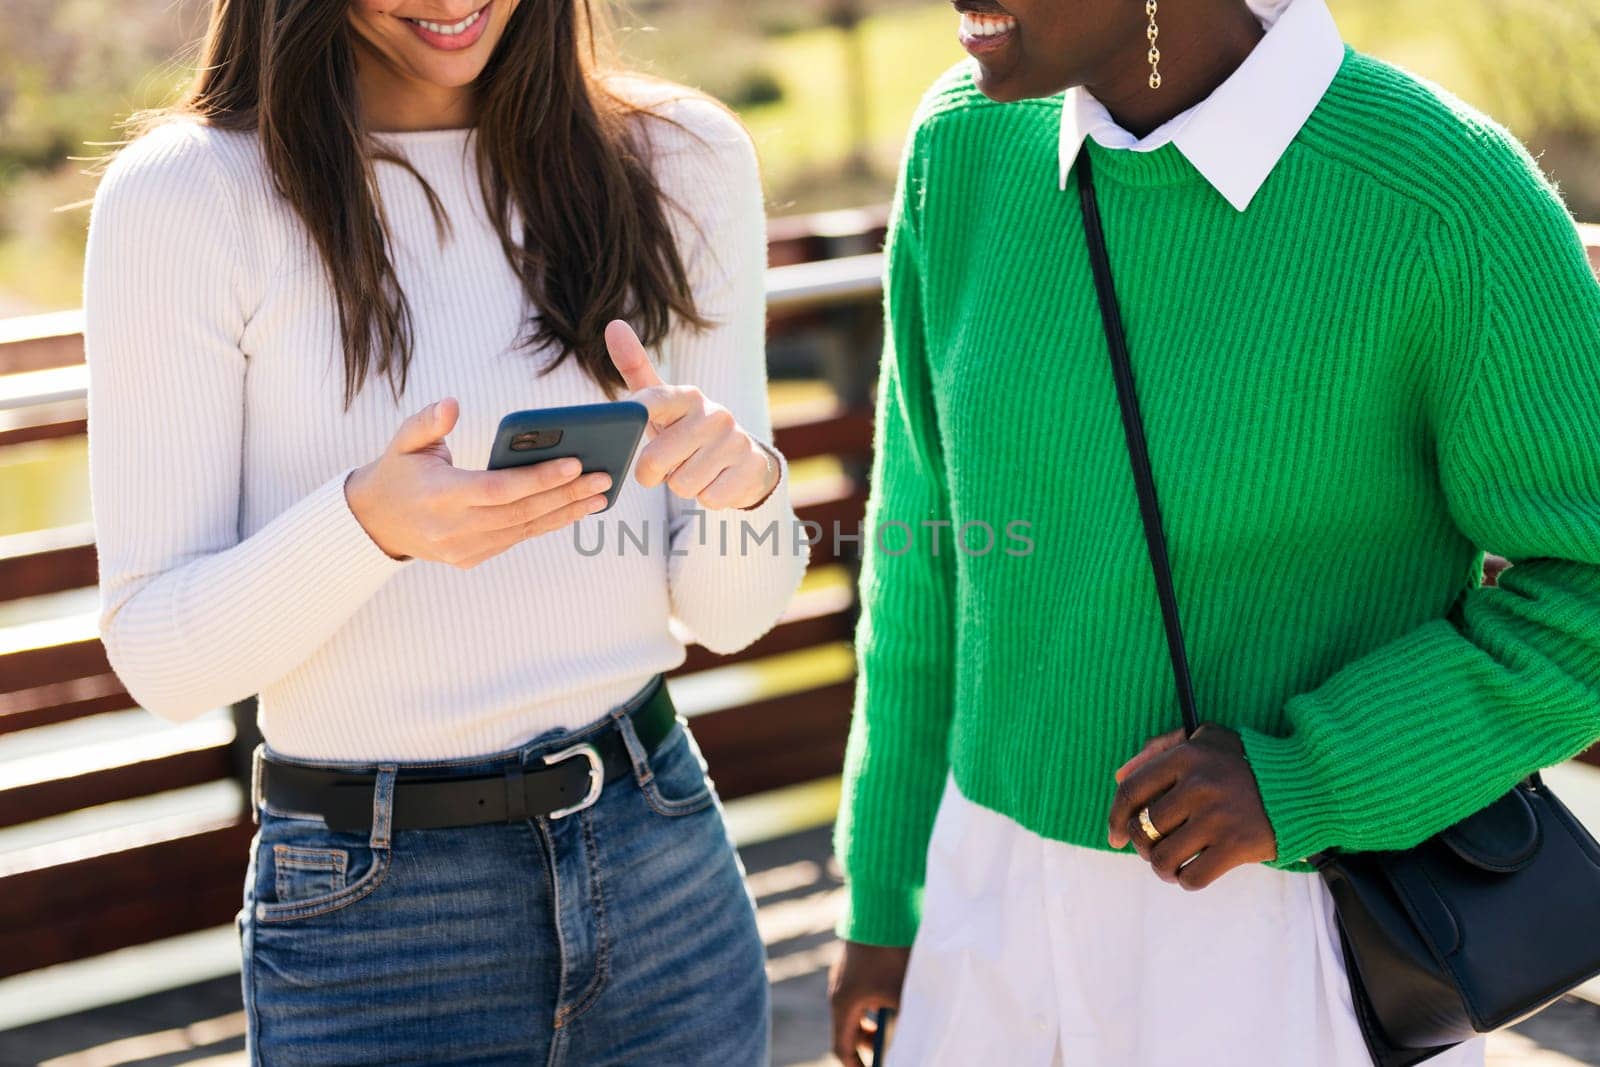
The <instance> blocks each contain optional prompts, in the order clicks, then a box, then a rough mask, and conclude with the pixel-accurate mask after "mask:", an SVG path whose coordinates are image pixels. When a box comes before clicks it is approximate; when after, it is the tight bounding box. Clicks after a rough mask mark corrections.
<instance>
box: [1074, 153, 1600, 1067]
mask: <svg viewBox="0 0 1600 1067" xmlns="http://www.w3.org/2000/svg"><path fill="white" fill-rule="evenodd" d="M1077 173H1078V193H1079V201H1080V205H1081V207H1082V210H1083V228H1084V235H1085V238H1086V240H1087V242H1088V248H1089V262H1090V265H1091V266H1092V268H1093V270H1094V280H1095V288H1096V290H1097V292H1098V294H1099V298H1100V314H1101V319H1102V322H1103V324H1104V326H1105V335H1106V343H1107V346H1108V348H1109V349H1110V354H1111V372H1112V377H1113V378H1114V379H1115V381H1116V387H1117V400H1118V403H1119V404H1120V406H1121V408H1122V424H1123V432H1124V435H1125V436H1126V438H1127V445H1128V456H1129V458H1130V460H1131V461H1132V465H1133V476H1134V483H1135V487H1136V489H1137V491H1138V494H1139V513H1140V517H1141V519H1142V520H1143V522H1144V533H1145V542H1146V544H1147V546H1148V547H1149V550H1150V562H1151V565H1152V566H1153V567H1154V569H1155V578H1156V592H1157V595H1158V597H1159V599H1160V601H1161V615H1162V619H1163V622H1164V623H1165V626H1166V632H1167V649H1168V652H1169V653H1170V655H1171V659H1172V671H1173V676H1174V678H1175V679H1176V681H1177V689H1178V700H1179V703H1180V705H1181V706H1182V710H1183V723H1184V730H1185V735H1186V736H1187V735H1192V734H1193V733H1194V731H1195V730H1196V729H1197V728H1198V726H1199V716H1198V713H1197V712H1196V710H1195V700H1194V690H1193V686H1192V684H1191V681H1190V677H1189V663H1188V657H1187V654H1186V653H1185V651H1184V645H1183V633H1182V631H1181V630H1180V629H1179V626H1178V606H1177V598H1176V596H1175V595H1174V593H1173V587H1172V571H1171V567H1170V566H1169V565H1168V562H1167V548H1166V537H1165V535H1164V534H1163V532H1162V528H1161V513H1160V510H1159V508H1158V507H1157V504H1156V490H1155V480H1154V478H1153V476H1152V475H1151V473H1150V457H1149V453H1148V451H1147V450H1146V447H1145V437H1144V425H1143V422H1142V420H1141V419H1140V416H1139V405H1138V400H1137V398H1136V396H1135V394H1134V388H1133V371H1132V369H1131V368H1130V367H1129V364H1128V346H1127V339H1126V337H1125V336H1124V334H1123V329H1122V315H1121V312H1120V310H1119V309H1118V306H1117V298H1116V291H1115V289H1114V288H1113V285H1112V280H1111V264H1110V260H1109V258H1108V257H1107V255H1106V247H1105V236H1104V234H1103V233H1102V231H1101V226H1100V212H1099V207H1098V205H1097V203H1096V201H1095V196H1094V180H1093V177H1092V174H1091V169H1090V163H1089V149H1088V146H1087V145H1085V146H1084V148H1083V150H1082V151H1081V152H1080V153H1079V158H1078V163H1077ZM1307 859H1308V860H1309V861H1310V863H1311V864H1312V865H1313V866H1314V867H1315V868H1316V870H1317V873H1318V874H1320V875H1321V877H1322V879H1323V881H1324V883H1325V884H1326V885H1327V887H1328V890H1329V892H1330V893H1331V895H1332V897H1333V902H1334V907H1335V910H1336V911H1337V913H1338V925H1339V934H1340V941H1341V943H1342V946H1343V951H1344V962H1345V969H1346V971H1347V972H1348V974H1349V977H1350V993H1351V998H1352V1000H1353V1002H1354V1005H1355V1009H1356V1016H1357V1018H1358V1019H1359V1020H1360V1024H1361V1032H1362V1035H1363V1036H1364V1037H1365V1038H1366V1042H1367V1048H1368V1050H1369V1051H1370V1052H1371V1054H1372V1059H1373V1063H1374V1064H1376V1065H1377V1067H1409V1065H1411V1064H1415V1063H1421V1062H1422V1061H1423V1060H1426V1059H1429V1058H1431V1057H1433V1056H1436V1055H1438V1054H1439V1053H1441V1052H1443V1051H1445V1050H1446V1049H1448V1048H1450V1047H1452V1046H1453V1045H1456V1044H1458V1043H1460V1042H1462V1041H1465V1040H1468V1039H1469V1038H1472V1037H1474V1036H1476V1035H1477V1034H1480V1033H1487V1032H1489V1031H1491V1030H1496V1029H1499V1028H1501V1027H1504V1026H1508V1025H1510V1024H1512V1023H1514V1022H1517V1021H1519V1020H1521V1019H1525V1018H1527V1017H1528V1016H1530V1015H1532V1014H1534V1013H1536V1012H1538V1011H1540V1010H1541V1009H1543V1008H1545V1007H1547V1006H1549V1005H1550V1004H1551V1003H1552V1002H1554V1001H1555V1000H1557V999H1559V998H1560V997H1561V995H1562V994H1564V993H1566V992H1568V991H1569V990H1571V989H1573V988H1574V987H1576V986H1578V985H1579V984H1581V983H1582V982H1584V981H1585V980H1587V979H1589V978H1591V977H1593V976H1594V975H1595V974H1597V973H1600V916H1597V911H1596V901H1600V845H1597V844H1596V843H1595V839H1594V838H1593V837H1592V836H1591V835H1590V834H1589V832H1588V831H1587V830H1585V829H1584V827H1583V824H1582V823H1580V822H1579V821H1578V820H1577V819H1576V818H1574V817H1573V814H1572V812H1570V811H1568V810H1567V808H1566V806H1565V805H1564V804H1562V803H1561V801H1560V800H1558V799H1557V798H1556V796H1555V794H1554V793H1552V792H1551V791H1550V788H1549V787H1548V786H1547V785H1545V784H1544V782H1543V780H1542V779H1541V778H1540V776H1539V774H1538V772H1534V773H1533V774H1530V775H1528V777H1527V778H1525V779H1523V780H1522V781H1520V782H1518V783H1517V784H1516V785H1515V786H1514V787H1513V788H1512V789H1511V791H1510V792H1508V793H1506V794H1505V795H1504V796H1503V797H1501V798H1500V799H1498V800H1496V801H1494V802H1493V803H1492V804H1490V805H1488V806H1487V807H1485V808H1483V809H1482V810H1480V811H1478V812H1476V813H1474V814H1472V815H1470V816H1468V817H1467V818H1465V819H1463V820H1462V821H1461V822H1458V823H1456V824H1455V825H1454V826H1451V827H1449V828H1447V829H1445V830H1443V831H1441V832H1440V833H1438V834H1435V835H1434V836H1433V837H1430V838H1428V839H1427V840H1426V841H1423V842H1422V843H1421V844H1419V845H1416V846H1415V847H1413V848H1408V849H1401V850H1396V851H1375V852H1343V851H1340V850H1337V849H1330V850H1327V851H1324V852H1319V853H1317V854H1316V855H1314V856H1310V857H1307Z"/></svg>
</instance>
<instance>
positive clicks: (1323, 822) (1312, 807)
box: [1239, 727, 1344, 868]
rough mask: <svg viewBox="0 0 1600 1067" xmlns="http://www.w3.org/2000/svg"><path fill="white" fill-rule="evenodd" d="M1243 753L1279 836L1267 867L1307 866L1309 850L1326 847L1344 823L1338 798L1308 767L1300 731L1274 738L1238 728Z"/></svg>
mask: <svg viewBox="0 0 1600 1067" xmlns="http://www.w3.org/2000/svg"><path fill="white" fill-rule="evenodd" d="M1239 737H1240V740H1242V741H1243V742H1244V756H1245V759H1246V760H1247V761H1248V762H1249V764H1250V769H1251V770H1252V771H1253V772H1254V773H1255V777H1256V787H1257V788H1258V789H1259V790H1260V791H1261V803H1262V806H1263V807H1264V808H1265V809H1266V812H1267V821H1268V822H1270V823H1271V824H1272V831H1273V834H1274V835H1275V836H1276V837H1277V840H1278V855H1277V858H1276V859H1274V860H1271V861H1269V862H1268V864H1267V866H1269V867H1294V868H1305V867H1308V866H1309V864H1307V862H1306V860H1307V858H1308V857H1310V856H1311V855H1312V854H1313V853H1316V852H1320V851H1321V850H1323V849H1325V848H1328V847H1330V846H1331V845H1333V844H1334V843H1335V841H1336V840H1337V839H1338V837H1339V828H1340V827H1341V826H1343V825H1344V817H1343V814H1342V813H1341V812H1340V810H1339V806H1338V803H1337V799H1336V798H1335V797H1334V795H1333V794H1332V793H1331V792H1330V791H1329V790H1328V788H1327V787H1326V785H1325V784H1323V783H1322V782H1319V781H1318V780H1317V778H1316V776H1315V775H1314V774H1312V773H1311V768H1312V767H1313V766H1315V762H1314V760H1313V759H1312V758H1311V753H1310V752H1309V751H1308V750H1307V748H1306V746H1305V744H1304V742H1303V740H1302V739H1301V737H1300V736H1299V735H1291V736H1289V737H1277V736H1274V735H1272V734H1264V733H1261V732H1260V731H1259V730H1252V729H1250V728H1248V727H1245V728H1241V729H1240V730H1239Z"/></svg>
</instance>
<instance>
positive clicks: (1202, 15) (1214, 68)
mask: <svg viewBox="0 0 1600 1067" xmlns="http://www.w3.org/2000/svg"><path fill="white" fill-rule="evenodd" d="M1130 21H1131V20H1130ZM1146 25H1147V23H1143V22H1141V23H1140V25H1139V27H1138V30H1137V33H1134V32H1131V31H1130V34H1129V36H1128V40H1127V43H1126V44H1125V45H1124V46H1123V47H1121V48H1119V49H1118V50H1117V52H1116V54H1115V55H1113V56H1111V57H1109V58H1108V59H1107V61H1106V63H1105V65H1104V70H1103V75H1102V76H1099V77H1095V78H1092V79H1089V80H1086V81H1085V82H1084V88H1085V89H1087V90H1088V91H1089V92H1090V93H1092V94H1094V97H1095V99H1097V100H1099V101H1100V102H1101V103H1102V104H1104V105H1105V107H1106V110H1107V111H1109V112H1110V113H1111V117H1112V118H1113V119H1115V120H1116V122H1117V125H1119V126H1121V127H1122V128H1123V129H1125V130H1127V131H1128V132H1129V133H1131V134H1133V135H1134V136H1135V137H1143V136H1144V135H1145V134H1147V133H1149V132H1150V131H1151V130H1153V129H1155V128H1156V127H1157V126H1160V125H1161V124H1162V123H1163V122H1166V121H1167V120H1168V119H1170V118H1172V117H1173V116H1174V115H1177V114H1179V113H1181V112H1183V111H1185V110H1187V109H1188V108H1191V107H1193V106H1194V105H1195V104H1198V103H1199V102H1200V101H1202V100H1204V99H1205V98H1206V97H1208V96H1210V95H1211V93H1212V91H1213V90H1214V89H1216V87H1217V86H1219V85H1221V84H1222V83H1223V82H1224V81H1226V80H1227V79H1228V76H1229V75H1230V74H1232V73H1233V72H1234V71H1235V70H1237V69H1238V67H1239V64H1240V63H1243V62H1244V60H1245V57H1246V56H1248V55H1249V54H1250V51H1251V50H1252V49H1253V48H1255V46H1256V42H1258V41H1260V40H1261V38H1262V37H1263V36H1265V33H1264V31H1263V30H1262V28H1261V23H1260V22H1258V21H1257V20H1256V17H1255V15H1254V14H1253V13H1252V12H1251V11H1250V9H1249V8H1248V7H1246V6H1245V5H1244V3H1243V0H1210V2H1189V0H1185V2H1183V3H1173V4H1170V5H1169V4H1163V5H1161V6H1160V8H1159V10H1158V12H1157V14H1156V25H1157V28H1158V29H1159V30H1160V36H1159V37H1158V39H1157V41H1156V46H1157V47H1158V48H1159V49H1160V50H1161V60H1160V63H1159V68H1160V71H1161V88H1159V89H1152V88H1150V80H1149V79H1150V63H1149V59H1148V56H1147V53H1148V52H1149V50H1150V42H1149V40H1148V38H1147V37H1146V36H1145V26H1146Z"/></svg>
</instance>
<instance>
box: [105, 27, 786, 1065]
mask: <svg viewBox="0 0 1600 1067" xmlns="http://www.w3.org/2000/svg"><path fill="white" fill-rule="evenodd" d="M585 7H586V5H585V4H583V3H579V4H571V3H566V2H564V0H488V2H487V3H485V2H483V0H352V2H351V3H349V4H347V5H330V4H321V3H315V2H313V0H270V2H265V0H255V2H241V0H215V6H214V9H213V14H212V20H211V27H210V30H209V32H208V35H207V40H206V44H205V48H204V55H203V59H202V64H201V68H200V73H199V74H198V76H197V78H196V80H195V83H194V84H193V85H192V86H191V88H190V90H189V93H188V94H187V96H186V98H185V99H184V101H183V102H182V103H181V104H179V105H178V106H177V107H175V108H173V109H171V110H170V111H168V112H164V113H161V114H159V115H155V116H144V117H143V121H142V122H141V123H140V124H139V126H138V127H137V130H138V135H137V136H136V137H135V138H134V139H133V140H132V141H131V143H129V144H128V145H127V146H126V147H124V148H123V149H122V150H121V151H119V152H118V153H117V155H116V156H115V157H114V159H113V160H112V161H111V163H110V165H109V167H108V168H107V171H106V173H105V175H104V177H103V179H102V181H101V184H100V187H99V190H98V192H97V194H96V197H95V202H94V208H93V212H92V215H91V222H90V227H89V239H88V251H87V263H86V268H85V278H84V307H85V315H86V320H85V346H86V351H87V359H88V363H89V370H90V390H89V448H90V467H91V488H92V496H93V506H94V513H95V520H96V526H97V539H98V547H99V555H100V582H101V584H100V590H101V617H100V629H101V635H102V638H103V640H104V642H105V646H106V650H107V654H108V656H109V658H110V661H111V664H112V666H113V667H114V668H115V669H116V671H117V673H118V675H119V676H120V678H121V679H122V680H123V682H124V683H125V684H126V685H127V688H128V690H129V692H130V693H131V694H132V695H133V697H134V698H135V699H136V700H138V701H139V702H140V704H142V705H143V706H144V707H147V708H149V709H150V710H151V711H152V712H154V713H155V714H157V715H160V716H162V717H163V718H167V719H171V720H174V721H181V720H184V719H188V718H192V717H194V716H197V715H200V714H201V713H203V712H206V711H207V710H208V709H213V708H217V707H219V706H222V705H226V704H229V703H232V702H234V701H237V700H240V699H242V698H244V697H247V696H249V695H251V694H256V695H258V697H259V721H260V727H261V732H262V735H263V737H264V738H265V744H264V746H263V748H262V749H260V750H258V753H257V757H258V758H257V782H256V789H255V796H254V797H253V798H252V808H253V810H254V812H255V814H256V817H257V818H258V820H259V822H260V830H259V832H258V833H257V835H256V840H255V842H254V843H253V847H252V854H251V858H250V872H249V875H248V876H247V879H246V884H245V887H244V907H243V908H242V910H241V911H240V914H239V929H240V934H241V947H242V951H243V964H244V967H243V992H244V997H245V1005H246V1009H247V1015H248V1019H249V1030H248V1046H249V1048H250V1052H251V1058H252V1062H267V1063H272V1062H286V1063H287V1062H293V1063H297V1064H299V1063H330V1064H332V1063H337V1064H355V1063H385V1064H387V1063H399V1062H427V1063H433V1064H442V1063H454V1062H469V1061H470V1062H473V1063H502V1062H505V1063H510V1062H515V1063H528V1062H535V1061H538V1062H551V1063H555V1062H572V1063H582V1064H599V1063H611V1062H616V1063H638V1062H662V1063H675V1064H686V1063H718V1064H734V1063H749V1064H755V1063H764V1062H765V1060H766V1056H767V1046H768V1021H767V1018H768V1001H767V988H766V981H765V975H764V961H763V951H762V946H761V943H760V940H759V938H758V936H757V933H756V928H755V923H754V915H753V908H752V904H751V900H750V897H749V894H748V892H747V891H746V890H745V889H744V887H743V884H742V880H741V875H742V871H741V869H740V867H739V863H738V859H737V856H736V854H735V852H734V851H733V847H732V844H731V842H730V841H729V839H728V836H727V832H726V829H725V827H724V824H723V821H722V816H721V808H720V804H719V803H718V801H717V797H716V794H715V792H714V791H713V789H712V787H711V785H710V783H709V781H708V780H707V779H706V777H705V775H704V770H703V765H702V763H701V762H700V759H699V753H698V751H697V749H696V748H695V746H694V743H693V740H692V738H691V737H690V736H689V735H688V733H687V730H686V729H685V727H684V725H683V723H682V721H681V719H679V718H678V717H677V716H676V715H675V713H674V712H673V709H672V706H671V703H670V701H669V700H668V699H667V698H666V693H665V686H664V685H662V684H661V679H660V675H661V673H662V672H663V671H665V670H668V669H670V668H672V667H674V666H676V665H678V664H679V663H681V662H683V659H684V654H685V651H684V650H685V642H687V641H697V642H699V643H701V644H703V645H705V646H706V647H708V648H710V649H712V650H715V651H732V650H735V649H738V648H741V647H743V646H745V645H747V644H749V643H750V642H751V641H753V640H754V639H755V638H757V637H758V636H760V635H761V634H762V633H763V632H765V631H766V630H768V629H769V628H770V627H771V626H772V625H773V624H774V623H775V622H776V620H777V619H778V616H779V614H780V613H781V611H782V610H783V608H784V606H785V604H786V603H787V602H788V600H789V598H790V596H791V595H792V594H793V592H794V590H795V588H796V586H797V584H798V582H799V580H800V577H801V575H802V573H803V572H804V569H805V566H806V562H807V557H808V549H807V544H806V541H805V539H804V538H802V537H798V536H796V533H795V531H796V529H797V524H796V522H795V519H794V512H793V509H792V505H791V502H790V497H789V487H788V476H787V472H786V464H785V462H784V460H783V458H782V456H781V455H780V454H779V453H778V452H777V451H776V450H775V449H773V448H772V447H771V445H770V443H769V440H770V436H771V427H770V419H769V415H768V410H767V404H766V376H765V362H764V355H763V335H764V320H765V315H764V301H763V277H762V274H763V268H764V267H765V248H766V245H765V235H764V225H763V223H764V217H763V211H762V198H761V191H760V181H759V176H758V172H757V167H756V160H755V155H754V151H753V148H752V146H751V143H750V141H749V138H748V136H747V135H746V133H745V132H744V130H743V128H742V127H741V126H740V124H739V123H738V121H737V119H736V118H734V117H733V116H731V115H730V114H729V113H728V112H727V111H726V110H725V109H723V108H722V107H721V106H720V105H717V104H715V103H714V102H712V101H710V100H709V99H708V98H705V97H703V96H701V95H699V94H695V93H693V92H690V91H688V90H683V89H681V88H679V87H675V86H670V85H667V84H665V83H660V82H655V81H652V80H647V79H644V78H642V77H638V76H633V75H625V74H621V73H615V72H611V73H606V72H603V71H602V70H601V69H600V68H599V67H598V65H597V63H596V61H595V60H594V52H593V48H592V30H591V28H590V24H589V18H588V14H587V11H586V10H585ZM619 320H620V321H619ZM608 324H609V326H608ZM630 324H631V327H632V328H630ZM634 328H636V329H637V331H638V332H637V335H636V334H635V332H634ZM668 383H670V384H668ZM624 393H625V394H626V395H627V396H629V397H630V398H632V399H636V400H639V401H640V402H642V403H644V404H645V405H646V406H647V407H648V408H649V411H650V421H651V430H650V432H649V434H648V435H647V440H646V441H645V442H644V443H643V444H642V445H641V447H640V451H639V453H638V455H637V457H636V459H635V462H634V464H633V467H632V470H631V472H630V477H629V478H628V479H627V481H626V484H624V485H623V486H622V487H621V489H620V491H619V492H618V494H617V498H616V503H615V505H614V506H613V507H612V508H610V509H609V510H607V511H606V512H605V514H603V515H597V514H594V512H595V511H596V510H597V508H598V507H599V506H600V505H602V504H603V503H604V493H605V491H606V488H607V483H606V479H605V476H604V475H603V474H594V473H590V474H584V475H582V476H578V475H577V474H576V473H575V472H573V471H570V470H565V469H562V465H561V464H560V463H557V462H545V463H540V464H535V465H532V466H528V467H521V468H515V469H508V470H499V471H489V470H486V469H485V467H486V465H487V461H488V458H489V452H490V447H491V444H492V438H493V435H494V431H495V428H496V426H497V424H498V422H499V420H500V418H501V417H502V416H503V415H505V414H506V413H507V412H510V411H514V410H519V409H525V408H533V407H553V406H561V405H569V404H578V403H589V402H596V401H601V400H605V399H607V398H617V397H619V396H620V395H623V394H624ZM774 534H775V536H774ZM763 535H765V536H763ZM597 548H598V550H597Z"/></svg>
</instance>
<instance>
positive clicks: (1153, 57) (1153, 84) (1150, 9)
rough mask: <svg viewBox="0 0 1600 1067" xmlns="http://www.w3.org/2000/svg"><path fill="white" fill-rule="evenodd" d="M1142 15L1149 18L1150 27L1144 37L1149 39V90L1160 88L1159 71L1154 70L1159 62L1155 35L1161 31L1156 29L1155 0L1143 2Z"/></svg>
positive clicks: (1158, 50)
mask: <svg viewBox="0 0 1600 1067" xmlns="http://www.w3.org/2000/svg"><path fill="white" fill-rule="evenodd" d="M1144 13H1145V14H1146V15H1149V16H1150V27H1149V28H1148V29H1147V30H1145V31H1144V32H1145V36H1146V37H1148V38H1150V56H1149V59H1150V88H1152V89H1159V88H1161V71H1159V70H1158V69H1156V64H1157V63H1160V62H1161V50H1160V49H1159V48H1157V47H1156V35H1157V34H1159V33H1160V32H1161V31H1160V30H1158V29H1156V0H1144Z"/></svg>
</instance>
